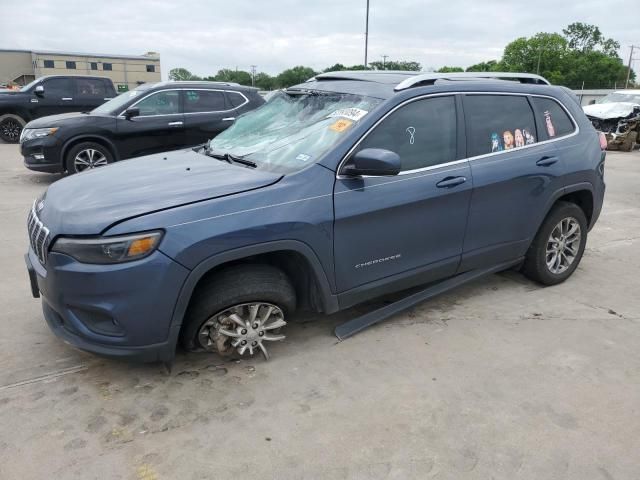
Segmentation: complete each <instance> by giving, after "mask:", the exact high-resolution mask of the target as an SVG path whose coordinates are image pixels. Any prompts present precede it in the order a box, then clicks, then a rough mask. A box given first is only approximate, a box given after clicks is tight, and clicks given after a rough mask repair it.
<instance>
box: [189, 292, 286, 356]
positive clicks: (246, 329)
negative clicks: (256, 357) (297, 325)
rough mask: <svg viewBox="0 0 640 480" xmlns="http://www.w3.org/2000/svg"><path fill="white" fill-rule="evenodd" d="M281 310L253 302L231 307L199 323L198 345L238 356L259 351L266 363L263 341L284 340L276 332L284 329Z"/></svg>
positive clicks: (267, 354)
mask: <svg viewBox="0 0 640 480" xmlns="http://www.w3.org/2000/svg"><path fill="white" fill-rule="evenodd" d="M286 324H287V322H285V321H284V314H283V313H282V310H281V309H280V308H279V307H278V306H276V305H273V304H271V303H264V302H252V303H243V304H239V305H234V306H233V307H230V308H227V309H226V310H223V311H222V312H219V313H217V314H215V315H213V316H212V317H211V318H209V319H208V320H207V321H206V322H204V323H203V324H202V326H201V327H200V330H199V331H198V342H199V343H200V346H201V347H202V348H204V349H205V350H209V351H213V352H217V353H219V354H221V355H230V354H232V353H233V352H234V351H236V352H238V353H239V354H240V355H244V354H245V353H246V352H249V354H250V355H253V353H254V352H257V351H258V350H260V351H261V352H262V354H263V355H264V358H265V359H266V360H268V359H269V353H268V352H267V348H266V346H265V342H273V341H278V340H284V338H285V336H284V335H280V334H279V333H278V332H279V329H280V328H282V327H284V326H285V325H286Z"/></svg>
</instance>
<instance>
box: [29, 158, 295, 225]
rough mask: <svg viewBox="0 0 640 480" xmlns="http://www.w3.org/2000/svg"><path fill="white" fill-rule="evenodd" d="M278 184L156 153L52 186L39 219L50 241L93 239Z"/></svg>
mask: <svg viewBox="0 0 640 480" xmlns="http://www.w3.org/2000/svg"><path fill="white" fill-rule="evenodd" d="M280 178H282V177H281V175H277V174H274V173H270V172H265V171H261V170H256V169H251V168H247V167H244V166H240V165H237V164H229V163H226V162H224V161H220V160H216V159H214V158H211V157H207V156H205V155H202V154H200V153H196V152H194V151H193V150H183V151H177V152H167V153H160V154H157V155H149V156H147V157H140V158H136V159H132V160H125V161H122V162H118V163H116V164H114V165H109V166H106V167H102V168H98V169H95V170H91V171H87V172H83V173H79V174H76V175H73V176H70V177H67V178H64V179H62V180H60V181H57V182H56V183H54V184H53V185H51V186H50V187H49V189H48V190H47V193H46V196H45V198H44V202H42V211H41V212H39V216H40V219H41V220H42V222H43V223H44V224H45V226H46V227H47V228H49V230H50V231H51V233H52V235H53V236H55V235H97V234H100V233H101V232H103V231H104V230H105V229H107V228H108V227H109V226H110V225H112V224H114V223H116V222H120V221H123V220H126V219H128V218H132V217H137V216H140V215H144V214H147V213H150V212H156V211H159V210H166V209H169V208H175V207H179V206H181V205H185V204H189V203H194V202H199V201H203V200H210V199H214V198H217V197H223V196H228V195H234V194H237V193H241V192H246V191H248V190H253V189H256V188H262V187H265V186H268V185H271V184H273V183H275V182H277V181H278V180H280Z"/></svg>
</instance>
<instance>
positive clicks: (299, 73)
mask: <svg viewBox="0 0 640 480" xmlns="http://www.w3.org/2000/svg"><path fill="white" fill-rule="evenodd" d="M315 75H316V72H315V71H314V70H313V69H312V68H309V67H304V66H302V65H298V66H297V67H293V68H289V69H287V70H285V71H283V72H281V73H280V75H278V76H277V77H276V86H277V87H278V88H287V87H290V86H292V85H297V84H298V83H303V82H306V81H307V80H309V79H310V78H311V77H313V76H315Z"/></svg>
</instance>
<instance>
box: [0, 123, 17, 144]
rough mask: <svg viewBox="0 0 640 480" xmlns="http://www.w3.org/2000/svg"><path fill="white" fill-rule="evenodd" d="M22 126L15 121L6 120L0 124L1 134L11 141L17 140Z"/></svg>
mask: <svg viewBox="0 0 640 480" xmlns="http://www.w3.org/2000/svg"><path fill="white" fill-rule="evenodd" d="M21 129H22V126H21V125H20V124H19V123H18V122H16V121H15V120H6V121H5V122H4V123H3V124H2V134H3V135H4V136H5V137H6V138H9V139H11V140H17V139H18V138H19V137H20V130H21Z"/></svg>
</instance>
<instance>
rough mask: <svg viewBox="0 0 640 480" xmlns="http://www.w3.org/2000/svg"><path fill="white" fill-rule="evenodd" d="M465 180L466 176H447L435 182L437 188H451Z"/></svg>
mask: <svg viewBox="0 0 640 480" xmlns="http://www.w3.org/2000/svg"><path fill="white" fill-rule="evenodd" d="M466 181H467V178H466V177H447V178H445V179H444V180H440V181H439V182H438V183H436V187H438V188H452V187H457V186H458V185H462V184H463V183H464V182H466Z"/></svg>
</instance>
